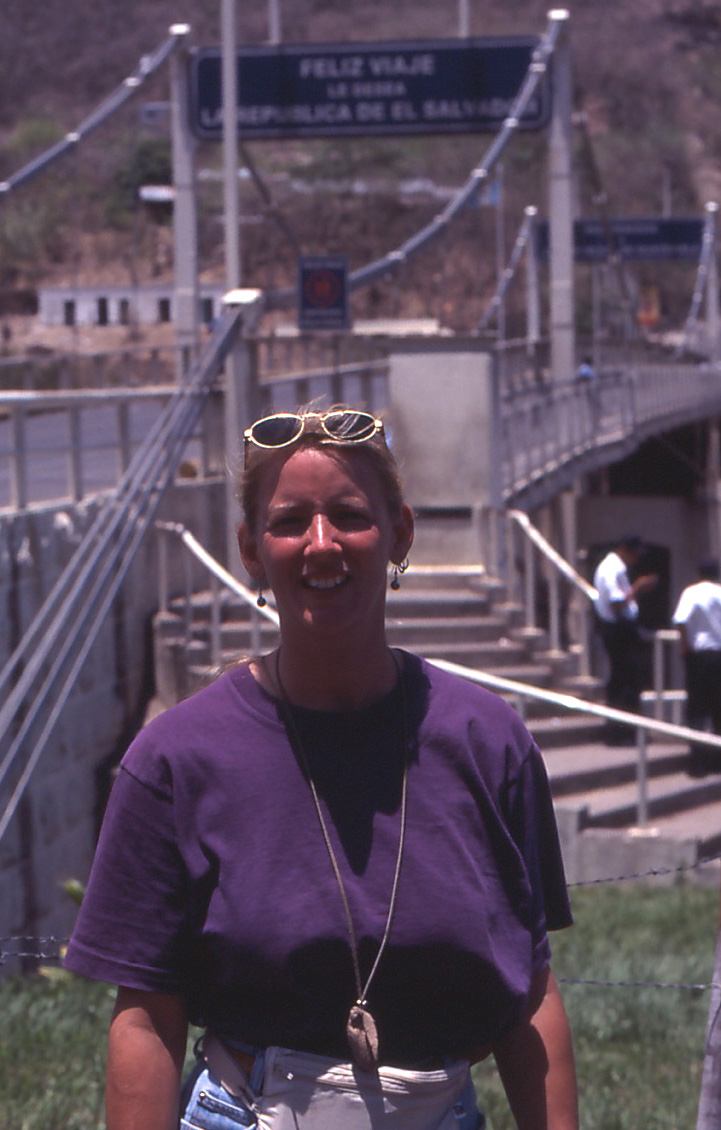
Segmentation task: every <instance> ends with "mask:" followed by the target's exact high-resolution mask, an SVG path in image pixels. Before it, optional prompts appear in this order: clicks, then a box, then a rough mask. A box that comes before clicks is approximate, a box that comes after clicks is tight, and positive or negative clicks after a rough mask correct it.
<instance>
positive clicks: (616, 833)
mask: <svg viewBox="0 0 721 1130" xmlns="http://www.w3.org/2000/svg"><path fill="white" fill-rule="evenodd" d="M211 607H212V602H211V597H210V594H209V593H200V594H196V595H195V596H194V597H193V600H192V607H191V626H192V632H191V635H190V639H189V642H186V634H185V625H184V611H183V608H184V605H183V602H181V601H179V602H178V603H177V604H176V605H172V606H171V608H170V610H169V611H168V612H164V613H160V614H158V616H157V617H156V620H155V625H154V635H155V668H156V686H157V694H158V699H159V707H160V708H161V709H162V708H164V707H166V706H168V705H170V704H171V703H172V702H174V701H177V700H178V699H179V698H182V697H185V696H186V695H188V694H190V693H192V692H193V691H195V690H197V689H199V688H200V687H201V686H202V685H203V684H204V683H206V682H207V681H208V680H209V679H210V678H212V677H213V675H214V673H215V671H214V669H213V666H212V661H211V638H212V627H211ZM387 623H388V638H389V641H390V643H391V644H392V645H394V646H398V647H404V648H407V649H408V650H410V651H415V652H418V653H420V654H422V655H426V656H428V657H432V658H437V659H445V660H448V661H451V662H454V663H459V664H462V665H465V666H468V667H472V668H476V669H478V670H485V671H488V672H492V673H493V674H496V675H499V676H505V677H507V678H510V679H514V680H517V681H519V682H523V683H528V684H532V685H535V686H540V687H546V688H549V689H554V690H560V691H565V692H567V693H571V694H577V695H579V696H580V697H585V698H595V699H597V700H598V699H599V698H600V697H601V695H602V689H601V687H600V684H599V682H598V681H597V680H590V681H589V680H585V681H584V680H579V679H578V677H577V675H576V665H575V657H574V656H573V655H571V654H568V653H562V654H559V653H551V652H549V651H548V642H547V639H546V636H545V633H544V632H543V631H540V630H536V629H534V630H528V629H526V628H524V627H523V626H522V609H521V608H520V607H519V606H518V605H515V604H512V603H509V602H508V601H507V600H506V598H505V591H504V589H503V587H502V586H501V585H500V584H499V583H498V582H497V581H493V580H491V579H489V578H486V577H484V576H483V575H482V574H480V573H478V572H476V573H471V572H469V571H467V570H460V569H459V570H449V571H448V572H446V573H439V572H437V571H433V572H431V571H425V570H423V569H422V568H421V569H416V570H414V569H413V568H411V569H410V570H409V571H408V573H407V574H406V575H405V576H404V578H403V583H402V587H401V589H400V590H399V591H398V592H391V593H390V594H389V598H388V620H387ZM218 630H219V637H220V640H221V662H220V666H221V667H222V666H225V665H227V664H229V663H232V662H234V661H235V660H237V659H238V658H239V657H241V656H244V655H249V654H251V652H252V643H251V639H252V637H251V625H250V613H249V610H248V608H247V606H245V605H243V604H242V603H241V602H239V601H237V600H236V599H235V598H233V597H232V596H231V595H230V594H228V593H224V594H223V597H222V603H221V615H220V623H219V628H218ZM275 642H276V631H275V629H274V628H273V626H272V625H270V624H269V623H268V622H267V621H265V620H263V621H262V622H261V650H263V651H265V650H269V649H270V648H272V647H273V646H274V645H275ZM523 710H524V716H525V720H526V723H527V725H528V727H529V729H530V730H531V732H532V734H533V735H534V737H535V738H536V740H537V742H538V744H539V746H540V748H541V750H542V751H543V754H544V758H545V761H546V766H547V769H548V773H549V778H550V780H551V787H552V790H553V796H554V801H555V805H556V810H557V815H558V819H559V828H560V831H561V838H562V843H563V850H564V857H565V859H566V866H567V870H568V874H569V879H570V880H571V881H585V880H593V879H597V878H605V877H610V876H611V875H620V874H632V873H633V874H635V873H638V872H643V871H647V870H669V872H672V871H673V869H675V868H689V869H691V870H690V874H691V875H692V876H693V877H694V878H695V877H696V876H697V875H699V874H703V875H704V876H705V875H706V874H708V873H709V872H710V873H711V874H712V875H716V874H717V872H716V869H715V866H707V867H703V868H702V867H700V866H699V865H700V863H701V862H702V861H703V860H707V859H708V858H709V857H710V856H713V855H714V854H716V853H718V852H721V805H720V804H719V800H721V774H719V775H718V776H710V777H706V778H702V779H694V778H690V777H689V776H688V775H687V774H686V771H685V765H686V758H687V750H686V748H685V746H683V745H680V744H678V743H673V742H667V741H658V740H650V741H649V743H648V745H647V762H648V787H647V798H648V819H647V824H646V826H645V827H639V821H638V785H637V751H636V749H635V747H630V748H626V747H622V748H609V747H607V746H606V745H605V744H604V743H603V740H602V724H601V723H600V720H598V719H596V718H594V717H592V716H590V715H589V716H584V715H582V714H575V713H574V714H573V715H569V714H567V715H559V714H558V713H557V712H553V710H552V708H550V707H549V706H548V705H546V704H543V703H533V701H532V700H530V699H527V700H525V702H524V707H523Z"/></svg>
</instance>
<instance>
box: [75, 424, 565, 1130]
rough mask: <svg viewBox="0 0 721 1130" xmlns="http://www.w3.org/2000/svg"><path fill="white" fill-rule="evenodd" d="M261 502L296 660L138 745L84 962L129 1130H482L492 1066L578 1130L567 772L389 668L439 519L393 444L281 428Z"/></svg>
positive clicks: (195, 702) (253, 486)
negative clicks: (422, 549) (548, 771)
mask: <svg viewBox="0 0 721 1130" xmlns="http://www.w3.org/2000/svg"><path fill="white" fill-rule="evenodd" d="M241 501H242V504H243V509H244V516H245V517H244V522H243V525H242V526H241V527H240V530H239V545H240V552H241V556H242V559H243V563H244V565H245V567H246V569H247V570H248V572H249V574H250V575H251V577H252V578H253V579H254V580H255V581H256V582H257V583H258V585H259V586H260V590H261V596H260V597H259V601H261V602H262V601H263V600H264V599H265V598H264V597H263V595H262V593H263V591H264V590H265V589H271V590H272V591H273V593H274V595H275V601H276V605H277V609H278V613H279V617H280V641H281V642H280V646H279V647H278V649H277V650H276V651H275V652H273V653H271V654H270V655H266V656H264V657H262V658H258V659H254V660H252V661H251V662H250V663H247V664H242V665H239V666H238V667H236V668H234V669H232V670H229V671H227V672H225V673H224V674H223V675H222V676H221V677H220V678H219V679H218V680H216V682H215V683H213V684H212V685H211V686H210V687H208V688H206V689H205V690H203V691H201V692H200V693H199V694H197V695H196V696H194V697H193V698H191V699H188V700H187V701H185V702H183V703H181V704H179V705H178V706H176V707H174V708H173V709H171V710H169V711H167V712H166V713H165V714H164V715H161V716H160V717H159V718H157V719H156V720H155V721H154V722H152V723H151V724H150V725H149V726H147V727H146V728H145V730H144V731H143V732H142V733H141V734H140V735H139V737H138V738H137V739H136V741H135V742H134V743H133V745H132V746H131V748H130V750H129V751H128V753H127V755H126V757H125V759H124V761H123V766H122V770H121V772H120V774H119V776H118V780H117V782H116V784H115V786H114V789H113V795H112V798H111V802H110V805H109V808H108V813H107V815H106V819H105V823H104V828H103V833H102V836H101V841H100V844H99V847H98V852H97V855H96V859H95V863H94V866H93V873H92V875H91V879H90V882H89V886H88V891H87V895H86V898H85V900H84V903H83V907H82V908H81V912H80V915H79V919H78V923H77V926H76V930H75V933H74V935H73V939H72V941H71V943H70V946H69V949H68V955H67V962H66V963H67V965H68V967H69V968H71V969H74V970H76V971H77V972H80V973H84V974H86V975H88V976H92V977H98V978H102V979H104V980H108V981H112V982H114V983H117V984H118V985H119V989H118V997H117V1004H116V1008H115V1012H114V1016H113V1021H112V1025H111V1031H110V1039H109V1061H108V1081H107V1112H108V1130H141V1128H142V1130H170V1128H171V1127H176V1126H177V1124H178V1110H179V1104H180V1107H181V1109H182V1118H181V1126H184V1127H201V1128H204V1127H207V1128H210V1127H213V1128H221V1130H226V1128H229V1127H234V1126H238V1125H250V1126H255V1125H258V1126H259V1127H263V1128H266V1127H272V1128H273V1130H276V1128H278V1130H285V1128H286V1127H293V1128H296V1127H301V1128H306V1127H307V1128H308V1130H316V1128H318V1130H320V1128H322V1130H336V1128H338V1130H340V1128H342V1130H355V1128H356V1127H358V1128H363V1127H369V1128H370V1127H373V1128H377V1127H386V1126H387V1127H392V1128H396V1127H397V1128H398V1130H401V1128H403V1130H416V1128H417V1130H421V1128H423V1130H447V1128H449V1127H454V1128H459V1130H474V1128H476V1127H480V1126H482V1125H483V1119H482V1116H481V1115H480V1114H479V1112H478V1111H477V1109H476V1107H475V1103H474V1100H473V1089H472V1086H471V1085H470V1076H469V1067H468V1065H469V1063H470V1062H475V1061H477V1060H479V1059H481V1058H482V1057H484V1056H485V1055H488V1054H490V1053H493V1054H494V1055H495V1058H496V1061H497V1064H498V1067H499V1070H500V1073H501V1076H502V1078H503V1082H504V1085H505V1088H506V1092H507V1094H508V1098H509V1101H510V1104H511V1107H512V1110H513V1113H514V1116H515V1118H516V1121H517V1124H518V1126H519V1128H521V1130H542V1128H543V1127H548V1128H551V1130H575V1128H576V1127H577V1115H576V1092H575V1077H574V1068H573V1055H572V1049H571V1041H570V1036H569V1031H568V1025H567V1021H566V1017H565V1012H564V1009H563V1004H562V1001H561V998H560V995H559V992H558V989H557V987H556V984H555V982H554V980H553V976H552V974H551V972H550V966H549V960H550V949H549V945H548V939H547V935H546V929H547V927H550V928H554V927H562V926H566V925H568V924H569V923H570V913H569V908H568V902H567V897H566V888H565V882H564V877H563V869H562V864H561V860H560V853H559V848H558V841H557V835H556V829H555V823H554V819H553V812H552V807H551V802H550V797H549V792H548V786H547V781H546V777H545V773H544V770H543V765H542V762H541V759H540V755H539V753H538V751H537V749H536V748H535V746H534V745H533V742H532V740H531V738H530V736H529V734H528V732H527V731H526V730H525V728H524V727H523V725H522V723H521V722H520V720H519V718H518V717H517V715H516V714H515V712H514V711H512V710H511V708H510V707H508V706H507V705H506V704H505V703H504V702H503V701H502V700H501V699H500V698H498V697H497V696H495V695H492V694H490V693H488V692H486V691H484V690H482V689H480V688H478V687H475V686H473V685H471V684H469V683H466V682H464V681H462V680H459V679H455V678H452V677H450V676H449V675H447V674H444V673H442V672H440V671H439V670H438V669H436V668H433V667H431V666H430V665H428V664H426V663H425V662H423V661H422V660H420V659H419V658H418V657H415V656H412V655H410V654H407V653H404V652H400V651H396V650H391V649H390V648H389V647H388V644H387V642H386V637H385V593H386V586H387V572H388V567H389V563H390V565H391V566H392V570H393V580H392V582H391V583H392V584H393V585H394V587H396V586H397V584H398V576H399V573H400V572H401V571H402V570H403V568H404V563H405V559H406V554H407V553H408V550H409V549H410V546H411V542H412V540H413V517H412V513H411V511H410V509H409V508H408V506H407V505H406V504H405V503H404V502H403V497H402V493H401V488H400V484H399V480H398V475H397V471H396V467H395V464H394V461H393V458H392V456H391V454H390V452H389V451H388V448H387V447H386V443H385V439H384V435H383V427H382V424H381V422H380V421H379V420H376V419H374V418H373V417H372V416H370V415H368V414H366V413H363V412H359V411H355V410H351V409H340V410H336V411H333V412H330V413H325V414H323V413H317V412H304V413H301V414H299V415H297V416H296V415H293V414H280V415H277V416H272V417H268V418H266V419H265V420H261V421H258V422H256V424H254V425H253V426H252V427H251V428H249V429H248V431H247V432H246V443H245V473H244V479H243V483H242V487H241ZM188 1020H190V1021H192V1022H193V1023H195V1024H198V1025H201V1026H203V1027H204V1028H205V1029H206V1036H205V1037H204V1040H203V1043H202V1048H201V1049H200V1053H199V1063H198V1068H197V1070H196V1072H195V1073H194V1075H193V1076H192V1077H191V1079H190V1081H189V1083H188V1085H187V1086H186V1088H185V1090H184V1092H183V1097H182V1100H180V1099H179V1094H180V1073H181V1069H182V1063H183V1057H184V1051H185V1045H186V1033H187V1024H188ZM283 1049H291V1050H290V1051H284V1050H283ZM319 1079H320V1080H321V1082H320V1083H319V1082H318V1080H319Z"/></svg>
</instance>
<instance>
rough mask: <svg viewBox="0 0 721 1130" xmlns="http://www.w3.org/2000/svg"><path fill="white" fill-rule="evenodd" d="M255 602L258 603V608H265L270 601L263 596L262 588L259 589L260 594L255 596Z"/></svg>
mask: <svg viewBox="0 0 721 1130" xmlns="http://www.w3.org/2000/svg"><path fill="white" fill-rule="evenodd" d="M255 603H256V604H257V605H258V608H265V606H266V604H267V603H268V601H267V600H266V599H265V597H264V596H263V589H262V588H261V589H259V590H258V595H257V597H256V598H255Z"/></svg>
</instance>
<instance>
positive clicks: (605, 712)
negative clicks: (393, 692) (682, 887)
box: [428, 659, 721, 828]
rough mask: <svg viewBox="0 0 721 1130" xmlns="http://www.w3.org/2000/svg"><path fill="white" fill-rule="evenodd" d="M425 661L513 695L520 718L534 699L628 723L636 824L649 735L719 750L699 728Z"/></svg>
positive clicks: (644, 813)
mask: <svg viewBox="0 0 721 1130" xmlns="http://www.w3.org/2000/svg"><path fill="white" fill-rule="evenodd" d="M428 662H429V663H433V664H435V666H436V667H440V668H442V669H443V670H444V671H449V672H450V673H451V674H454V675H460V676H461V677H462V678H464V679H468V680H469V681H470V682H472V683H479V684H480V685H481V686H484V687H488V688H489V690H493V691H498V692H499V693H500V694H503V695H507V696H511V697H513V698H514V699H515V700H516V702H517V703H518V709H519V713H520V714H521V716H522V717H523V713H524V710H523V704H524V703H525V702H526V701H527V700H528V699H532V700H534V701H536V702H544V703H548V704H549V705H551V706H554V707H555V708H556V709H558V710H561V711H568V712H571V713H575V714H584V715H590V716H591V717H595V718H600V719H603V720H604V721H607V722H614V723H616V722H617V723H621V724H623V725H626V726H631V727H633V728H634V729H635V731H636V754H637V761H636V783H637V786H638V798H637V802H636V822H637V825H638V827H640V828H644V827H646V826H647V825H648V817H649V797H648V757H647V749H646V745H647V739H648V735H649V734H655V735H656V736H657V737H660V738H671V739H676V740H678V741H683V742H689V743H690V742H693V744H694V745H703V746H708V747H709V748H711V749H715V750H719V751H720V752H721V737H717V736H716V735H715V734H707V733H704V732H702V731H700V730H692V729H690V727H688V726H677V725H674V724H673V723H671V722H661V721H659V720H658V719H652V718H647V717H646V716H645V715H641V714H631V713H629V712H628V711H626V710H615V709H613V708H612V707H610V706H602V705H601V704H600V703H597V702H589V701H587V700H586V699H581V698H576V697H574V696H573V695H569V694H561V693H560V692H558V691H549V690H545V689H544V688H543V687H534V686H531V685H530V684H528V683H519V682H518V681H517V680H514V679H506V678H502V677H500V676H498V675H491V674H489V673H487V672H485V671H474V670H471V669H470V668H469V667H462V666H460V664H458V663H450V662H449V661H448V660H445V659H429V660H428Z"/></svg>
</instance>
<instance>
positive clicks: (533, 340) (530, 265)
mask: <svg viewBox="0 0 721 1130" xmlns="http://www.w3.org/2000/svg"><path fill="white" fill-rule="evenodd" d="M525 214H526V216H527V217H528V219H529V221H530V226H529V232H528V243H527V244H526V352H527V354H528V356H529V357H535V354H536V349H537V347H538V342H539V341H540V339H541V297H540V289H539V283H538V257H537V255H536V222H535V219H536V215H537V214H538V209H537V208H534V207H533V205H529V206H528V207H527V208H526V209H525Z"/></svg>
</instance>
